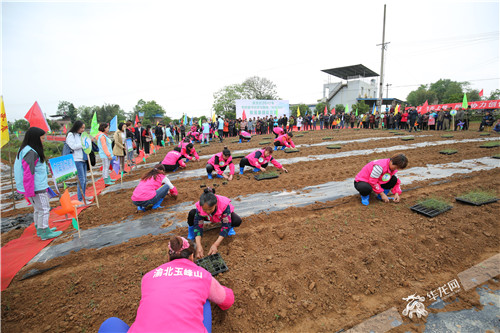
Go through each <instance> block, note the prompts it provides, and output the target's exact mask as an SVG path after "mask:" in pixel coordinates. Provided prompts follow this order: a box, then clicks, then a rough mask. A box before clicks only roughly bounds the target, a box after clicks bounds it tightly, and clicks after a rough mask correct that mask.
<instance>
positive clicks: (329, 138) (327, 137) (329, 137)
mask: <svg viewBox="0 0 500 333" xmlns="http://www.w3.org/2000/svg"><path fill="white" fill-rule="evenodd" d="M332 139H333V138H332V137H331V136H326V137H324V138H321V140H332Z"/></svg>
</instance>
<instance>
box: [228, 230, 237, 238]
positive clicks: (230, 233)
mask: <svg viewBox="0 0 500 333" xmlns="http://www.w3.org/2000/svg"><path fill="white" fill-rule="evenodd" d="M227 235H228V236H234V235H236V232H234V228H229V231H228V232H227Z"/></svg>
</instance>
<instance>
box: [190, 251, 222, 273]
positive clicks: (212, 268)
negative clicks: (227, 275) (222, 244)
mask: <svg viewBox="0 0 500 333" xmlns="http://www.w3.org/2000/svg"><path fill="white" fill-rule="evenodd" d="M196 264H197V265H198V266H201V267H203V268H205V269H206V270H207V271H209V272H210V274H212V276H215V275H217V274H219V273H223V272H226V271H227V270H228V268H227V265H226V263H225V261H224V259H222V257H221V256H220V254H219V253H216V254H212V255H209V256H207V257H205V258H201V259H198V260H196Z"/></svg>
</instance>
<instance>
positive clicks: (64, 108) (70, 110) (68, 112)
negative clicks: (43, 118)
mask: <svg viewBox="0 0 500 333" xmlns="http://www.w3.org/2000/svg"><path fill="white" fill-rule="evenodd" d="M57 114H58V115H60V116H67V117H69V119H70V120H71V123H74V122H75V121H76V120H77V118H78V110H77V109H76V108H75V106H74V105H73V103H70V102H67V101H60V102H59V105H58V106H57Z"/></svg>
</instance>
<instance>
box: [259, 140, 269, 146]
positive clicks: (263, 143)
mask: <svg viewBox="0 0 500 333" xmlns="http://www.w3.org/2000/svg"><path fill="white" fill-rule="evenodd" d="M270 143H271V141H261V142H259V145H261V146H263V145H268V144H270Z"/></svg>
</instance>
